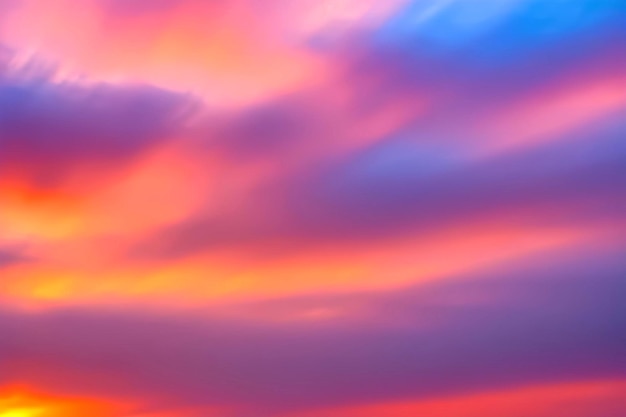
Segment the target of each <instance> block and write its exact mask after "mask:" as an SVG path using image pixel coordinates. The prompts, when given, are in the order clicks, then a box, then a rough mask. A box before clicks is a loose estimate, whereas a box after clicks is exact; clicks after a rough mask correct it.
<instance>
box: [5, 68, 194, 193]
mask: <svg viewBox="0 0 626 417" xmlns="http://www.w3.org/2000/svg"><path fill="white" fill-rule="evenodd" d="M54 71H55V69H54V68H48V67H45V66H42V65H41V64H39V63H37V62H35V61H33V62H31V63H29V64H27V65H25V66H24V67H21V68H16V69H12V68H9V69H7V70H5V72H4V73H3V74H0V149H1V152H0V165H1V167H2V168H0V174H1V175H2V176H9V177H11V176H17V177H19V179H20V180H25V181H26V182H31V183H33V184H39V185H53V186H54V185H58V184H62V183H63V182H64V181H65V180H67V179H68V177H70V176H76V175H81V174H83V173H85V172H98V171H100V170H102V171H109V172H110V171H113V170H114V171H118V170H120V169H121V168H122V167H123V166H124V164H126V163H128V162H129V161H132V160H133V159H134V158H136V157H138V156H140V155H141V154H142V153H146V152H148V151H149V150H150V149H152V148H154V147H155V146H157V145H158V144H160V143H162V142H163V141H165V140H168V139H172V135H174V134H175V132H177V131H178V130H180V128H181V125H182V123H183V122H184V120H185V117H186V116H187V115H188V114H189V110H190V109H191V108H192V103H193V101H192V100H191V99H190V98H189V97H187V96H185V95H179V94H176V93H171V92H168V91H165V90H161V89H159V88H156V87H151V86H142V85H121V86H116V85H107V84H96V85H81V84H79V83H68V82H55V81H54V78H53V77H54Z"/></svg>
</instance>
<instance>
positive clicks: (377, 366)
mask: <svg viewBox="0 0 626 417" xmlns="http://www.w3.org/2000/svg"><path fill="white" fill-rule="evenodd" d="M622 252H623V251H622V250H621V249H620V250H617V251H613V252H611V254H608V253H604V254H602V255H600V254H599V253H598V251H597V250H593V249H592V250H591V251H589V249H586V253H585V252H582V251H579V252H577V254H576V255H574V254H573V253H572V252H567V253H562V254H560V255H559V254H556V255H555V254H553V255H551V256H550V257H552V258H553V259H552V260H550V257H548V256H546V257H543V258H533V259H530V260H528V261H524V262H520V263H519V264H517V266H516V267H515V268H513V266H512V265H511V266H507V267H506V268H504V269H496V270H493V271H490V272H487V273H485V274H479V275H474V276H470V277H459V280H458V281H455V280H452V281H448V282H446V283H434V284H432V285H430V286H426V287H416V288H415V289H409V290H402V291H398V292H387V293H369V294H368V293H363V294H353V295H337V296H332V295H329V296H323V295H320V296H311V298H309V299H308V300H307V299H306V298H294V299H292V300H289V299H284V300H280V299H277V300H274V301H273V302H271V303H270V302H268V303H267V304H257V305H256V306H255V305H251V306H249V307H246V308H247V309H248V313H246V314H244V315H243V316H242V315H241V314H239V315H238V314H235V313H236V312H237V311H238V308H237V307H236V306H235V307H233V306H231V307H228V308H227V310H220V309H217V310H215V311H214V312H213V313H211V310H209V311H208V312H207V313H198V314H192V315H189V314H184V313H181V314H177V313H156V312H155V313H152V314H150V313H148V312H132V311H128V312H122V311H121V310H116V311H109V312H107V311H98V310H95V309H94V310H90V309H77V310H60V311H47V312H41V313H20V312H16V311H10V310H5V311H4V312H3V313H2V318H1V319H0V326H1V327H2V333H3V334H5V335H9V337H8V338H3V340H2V342H1V344H0V351H2V355H1V357H2V358H3V363H2V366H3V368H5V369H6V371H5V373H4V375H3V377H4V379H5V380H6V378H9V379H10V378H11V376H12V375H14V376H15V375H19V376H20V379H26V380H29V381H31V382H32V383H34V384H37V385H44V386H47V387H49V388H51V389H53V390H54V391H62V392H72V393H81V394H83V395H85V394H88V393H91V394H92V395H95V394H98V395H104V394H105V395H114V396H115V395H118V396H119V395H121V396H126V395H131V396H133V395H136V396H138V397H147V398H161V399H169V400H170V401H172V403H178V404H188V405H190V404H195V405H201V404H202V405H217V406H221V407H225V408H234V409H244V410H245V409H247V410H249V411H250V412H260V413H263V412H264V411H265V412H276V411H277V410H281V409H282V410H286V409H306V408H308V407H324V406H330V405H348V404H366V403H370V402H377V401H389V400H395V399H398V400H399V399H409V398H410V399H419V398H428V397H430V396H437V395H441V394H447V393H463V392H474V391H482V390H489V389H492V388H495V387H498V388H502V387H506V386H510V387H513V386H519V385H529V384H531V385H532V384H536V383H551V382H559V381H576V380H585V379H594V378H596V379H598V378H600V379H602V378H605V379H606V378H608V379H611V378H624V377H625V376H626V375H625V373H626V369H624V368H623V367H619V366H616V364H617V363H618V360H617V358H618V357H619V355H620V353H621V351H622V350H623V348H624V343H623V341H622V340H621V338H620V335H621V332H620V329H621V328H623V327H624V325H626V323H624V322H623V320H622V317H624V315H623V314H622V313H623V311H621V310H622V307H621V304H620V303H619V300H618V298H619V297H618V294H620V292H622V291H623V290H624V288H623V280H622V279H621V278H622V277H623V274H624V272H626V271H625V270H624V264H623V261H622V259H623V257H622V255H623V253H622ZM511 268H513V270H515V272H510V271H511V270H512V269H511ZM281 305H283V306H284V307H281V308H283V309H285V308H286V309H287V310H285V311H284V314H277V315H274V316H270V318H271V317H274V318H275V319H270V320H267V319H262V318H259V317H263V315H259V314H256V313H255V311H258V312H260V313H263V312H264V311H265V310H266V309H267V308H270V309H272V308H276V307H277V306H281ZM316 305H317V308H323V307H325V308H327V309H329V310H331V311H335V312H336V316H334V318H332V319H328V320H324V318H323V316H322V318H321V319H319V320H315V319H313V320H311V321H309V320H307V319H306V318H305V319H304V320H295V321H282V320H280V318H281V316H282V317H297V314H296V312H295V311H293V310H291V311H290V309H296V311H297V310H298V309H304V310H307V309H309V308H311V307H313V306H316ZM243 307H245V305H242V306H241V307H239V309H240V308H243ZM355 307H356V309H355ZM250 309H251V310H250ZM279 310H280V308H279ZM242 311H244V313H245V311H246V310H242ZM233 312H235V313H233ZM342 313H344V315H342ZM255 317H256V318H255ZM305 317H306V316H305ZM313 317H314V316H313Z"/></svg>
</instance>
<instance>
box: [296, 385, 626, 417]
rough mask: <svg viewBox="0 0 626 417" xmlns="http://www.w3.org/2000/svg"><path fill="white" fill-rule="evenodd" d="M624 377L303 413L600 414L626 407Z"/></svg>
mask: <svg viewBox="0 0 626 417" xmlns="http://www.w3.org/2000/svg"><path fill="white" fill-rule="evenodd" d="M625 390H626V382H624V381H598V382H595V381H590V382H587V381H583V382H578V383H565V384H556V385H543V386H531V387H523V388H519V389H512V390H508V391H506V390H505V391H494V392H485V393H480V394H471V395H465V396H457V397H448V398H439V399H434V400H425V401H406V402H396V403H388V404H377V405H368V406H357V407H345V408H338V409H334V410H332V409H331V410H323V411H317V412H311V413H306V414H304V415H303V414H299V415H298V416H299V417H322V416H323V417H380V416H385V417H413V416H428V417H502V416H507V417H597V416H605V415H606V416H617V415H621V413H623V412H626V400H625V399H624V396H623V393H624V391H625Z"/></svg>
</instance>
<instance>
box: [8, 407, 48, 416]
mask: <svg viewBox="0 0 626 417" xmlns="http://www.w3.org/2000/svg"><path fill="white" fill-rule="evenodd" d="M43 411H44V410H43V409H42V408H14V409H12V410H6V411H0V417H38V416H41V415H42V414H43Z"/></svg>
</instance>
